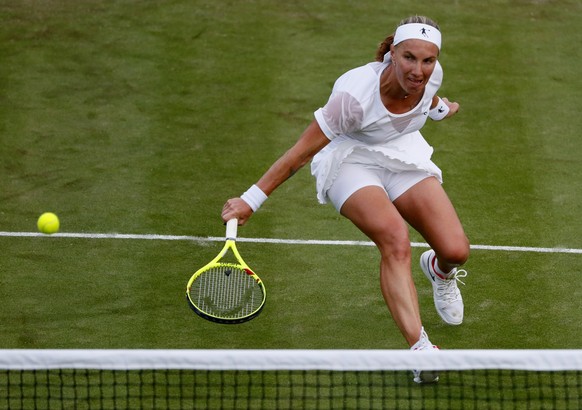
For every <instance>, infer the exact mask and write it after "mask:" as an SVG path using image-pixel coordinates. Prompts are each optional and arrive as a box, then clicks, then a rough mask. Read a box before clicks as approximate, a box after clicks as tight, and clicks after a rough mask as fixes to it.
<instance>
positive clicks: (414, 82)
mask: <svg viewBox="0 0 582 410" xmlns="http://www.w3.org/2000/svg"><path fill="white" fill-rule="evenodd" d="M408 83H409V84H410V85H411V86H412V87H413V88H420V87H422V86H423V85H424V81H423V79H422V78H413V77H408Z"/></svg>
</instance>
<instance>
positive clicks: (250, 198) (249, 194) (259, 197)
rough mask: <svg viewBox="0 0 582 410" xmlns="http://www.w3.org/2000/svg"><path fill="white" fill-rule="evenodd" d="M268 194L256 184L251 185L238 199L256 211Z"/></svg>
mask: <svg viewBox="0 0 582 410" xmlns="http://www.w3.org/2000/svg"><path fill="white" fill-rule="evenodd" d="M267 198H268V196H267V195H266V194H265V193H264V192H263V191H262V190H261V188H259V187H258V186H256V185H253V186H252V187H250V188H249V189H247V191H246V192H245V193H244V194H242V195H241V196H240V199H242V200H243V201H245V202H246V203H247V204H248V205H249V206H250V207H251V209H252V210H253V212H257V209H259V208H260V207H261V205H263V202H265V201H266V200H267Z"/></svg>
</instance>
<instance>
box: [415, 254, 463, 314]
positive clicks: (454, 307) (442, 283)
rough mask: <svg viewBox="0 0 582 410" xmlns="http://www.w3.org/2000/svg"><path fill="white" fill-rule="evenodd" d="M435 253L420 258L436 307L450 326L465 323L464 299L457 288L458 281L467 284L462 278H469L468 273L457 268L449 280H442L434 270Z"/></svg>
mask: <svg viewBox="0 0 582 410" xmlns="http://www.w3.org/2000/svg"><path fill="white" fill-rule="evenodd" d="M435 259H436V256H435V253H434V251H433V250H432V249H431V250H428V251H426V252H424V253H423V254H422V255H421V256H420V268H421V269H422V271H423V272H424V274H425V276H426V277H427V278H428V280H430V283H431V284H432V290H433V298H434V306H435V307H436V310H437V313H438V314H439V316H440V317H441V318H442V319H443V320H444V321H445V322H446V323H448V324H449V325H460V324H461V323H463V311H464V305H463V297H462V296H461V291H459V288H458V287H457V281H459V282H461V283H462V284H463V285H464V284H465V283H464V282H463V281H462V280H461V279H460V278H464V277H466V276H467V271H465V270H463V269H457V268H455V269H454V270H453V271H452V272H451V273H450V274H449V277H448V279H441V278H440V277H439V275H437V274H436V272H435V270H434V263H435Z"/></svg>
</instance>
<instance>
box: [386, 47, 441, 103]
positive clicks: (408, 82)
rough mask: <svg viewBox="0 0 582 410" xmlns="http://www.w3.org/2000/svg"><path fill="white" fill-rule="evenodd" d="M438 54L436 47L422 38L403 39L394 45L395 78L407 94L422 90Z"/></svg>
mask: <svg viewBox="0 0 582 410" xmlns="http://www.w3.org/2000/svg"><path fill="white" fill-rule="evenodd" d="M438 55H439V49H438V47H437V46H436V45H434V44H433V43H430V42H428V41H424V40H417V39H410V40H405V41H403V42H402V43H400V44H398V45H397V46H396V47H394V57H393V58H394V61H395V63H396V64H395V68H396V78H397V79H398V82H399V83H400V86H401V87H402V89H403V90H404V91H406V93H407V94H411V95H412V94H418V93H422V92H424V87H425V86H426V84H427V83H428V80H429V78H430V76H431V75H432V72H433V71H434V68H435V65H436V62H437V59H438Z"/></svg>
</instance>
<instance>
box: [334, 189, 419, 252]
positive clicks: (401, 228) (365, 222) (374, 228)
mask: <svg viewBox="0 0 582 410" xmlns="http://www.w3.org/2000/svg"><path fill="white" fill-rule="evenodd" d="M340 212H341V214H342V215H343V216H345V217H346V218H348V219H349V220H350V221H352V223H353V224H354V225H356V226H357V227H358V228H359V229H360V230H361V231H362V232H363V233H364V234H366V235H367V236H368V237H369V238H370V239H371V240H372V241H374V242H375V243H376V244H377V245H378V246H379V247H380V249H381V250H382V251H387V252H390V253H397V254H399V253H407V252H409V248H410V239H409V235H408V226H407V225H406V222H405V221H404V219H403V218H402V216H401V215H400V213H399V212H398V210H397V209H396V207H395V206H394V204H393V203H392V201H391V200H390V198H388V195H387V194H386V191H385V190H384V188H382V187H379V186H365V187H363V188H360V189H358V190H357V191H356V192H354V193H353V194H352V195H351V196H350V197H349V198H348V199H347V200H346V201H345V202H344V204H343V206H342V207H341V210H340Z"/></svg>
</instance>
